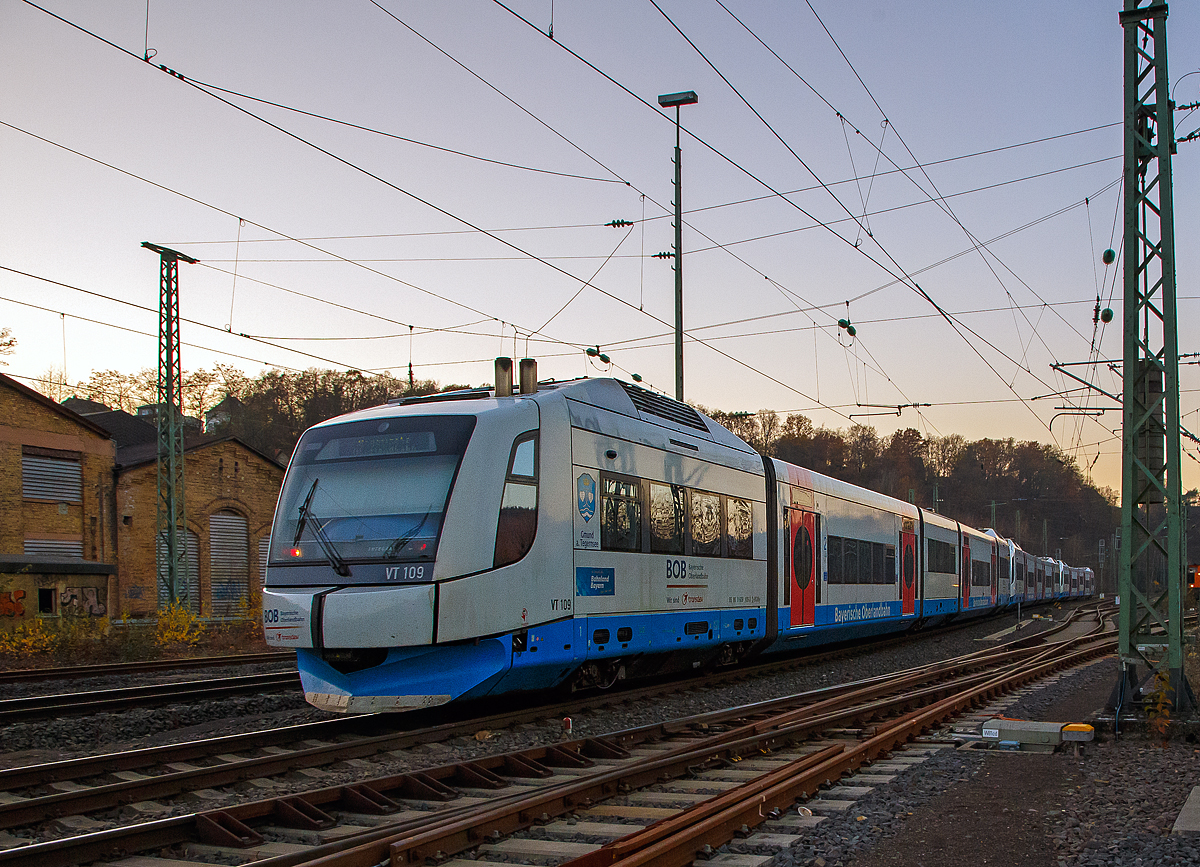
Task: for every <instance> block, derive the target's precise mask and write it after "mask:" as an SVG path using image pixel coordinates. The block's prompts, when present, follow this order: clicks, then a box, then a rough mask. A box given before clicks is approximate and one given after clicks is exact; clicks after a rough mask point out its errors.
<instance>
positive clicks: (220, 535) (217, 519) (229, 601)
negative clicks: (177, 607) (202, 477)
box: [208, 512, 250, 617]
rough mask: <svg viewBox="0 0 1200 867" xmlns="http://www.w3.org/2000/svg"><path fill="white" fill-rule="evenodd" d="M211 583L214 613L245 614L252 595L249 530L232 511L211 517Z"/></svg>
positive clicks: (209, 524)
mask: <svg viewBox="0 0 1200 867" xmlns="http://www.w3.org/2000/svg"><path fill="white" fill-rule="evenodd" d="M208 556H209V573H208V574H209V584H210V586H211V587H212V616H213V617H235V616H238V615H239V614H244V612H245V609H246V604H247V601H248V597H249V594H250V533H249V529H248V527H247V526H246V519H245V518H243V517H242V516H241V515H236V514H234V513H233V512H217V513H216V514H215V515H209V516H208Z"/></svg>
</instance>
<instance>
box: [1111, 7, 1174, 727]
mask: <svg viewBox="0 0 1200 867" xmlns="http://www.w3.org/2000/svg"><path fill="white" fill-rule="evenodd" d="M1121 26H1122V28H1123V29H1124V31H1125V168H1124V182H1125V190H1124V198H1125V232H1124V251H1123V255H1124V259H1125V261H1124V311H1125V316H1124V320H1125V330H1124V356H1123V359H1124V361H1123V379H1124V391H1123V395H1122V403H1123V407H1122V419H1123V436H1122V440H1123V445H1122V475H1121V538H1122V546H1121V554H1120V560H1119V565H1118V578H1117V592H1118V593H1119V594H1120V598H1121V610H1120V619H1119V628H1120V640H1119V646H1118V654H1119V657H1120V683H1119V690H1118V692H1119V694H1120V695H1121V696H1122V699H1123V701H1119V703H1128V702H1130V701H1131V700H1132V699H1133V697H1134V689H1135V687H1136V685H1137V682H1136V678H1137V667H1138V666H1139V665H1141V666H1146V667H1148V668H1149V669H1150V670H1151V672H1153V673H1155V674H1158V673H1160V672H1161V673H1162V675H1163V676H1165V677H1169V678H1170V682H1171V685H1172V687H1173V688H1174V689H1175V692H1174V695H1173V698H1174V700H1175V702H1176V706H1177V708H1178V709H1182V707H1183V706H1185V705H1189V704H1190V703H1191V691H1190V689H1188V687H1187V682H1186V680H1185V679H1184V676H1183V617H1182V604H1183V579H1184V566H1185V555H1184V545H1185V539H1184V536H1183V511H1182V505H1183V496H1182V485H1181V480H1180V454H1181V453H1180V441H1179V438H1180V428H1179V345H1178V329H1177V327H1176V321H1177V320H1176V299H1175V221H1174V214H1173V209H1172V200H1171V195H1172V193H1171V153H1172V151H1173V150H1174V145H1175V132H1174V130H1175V125H1174V123H1173V120H1172V111H1173V106H1172V105H1171V101H1170V96H1169V79H1168V77H1167V6H1166V4H1165V3H1155V2H1152V0H1151V2H1145V0H1125V10H1124V11H1123V12H1122V13H1121Z"/></svg>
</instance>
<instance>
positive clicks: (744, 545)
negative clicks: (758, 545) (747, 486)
mask: <svg viewBox="0 0 1200 867" xmlns="http://www.w3.org/2000/svg"><path fill="white" fill-rule="evenodd" d="M725 526H726V530H725V554H726V556H728V557H740V558H742V559H750V558H751V557H753V556H754V513H753V511H752V508H751V506H750V501H749V500H741V499H738V498H737V497H726V498H725Z"/></svg>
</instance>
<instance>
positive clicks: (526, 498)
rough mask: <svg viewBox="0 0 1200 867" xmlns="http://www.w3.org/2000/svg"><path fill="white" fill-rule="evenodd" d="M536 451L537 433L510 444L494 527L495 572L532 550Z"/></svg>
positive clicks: (535, 506) (534, 531)
mask: <svg viewBox="0 0 1200 867" xmlns="http://www.w3.org/2000/svg"><path fill="white" fill-rule="evenodd" d="M537 451H538V450H537V434H536V433H533V434H526V435H524V436H522V437H520V438H519V439H518V440H517V441H516V442H515V443H514V444H513V448H512V454H511V455H510V456H509V459H508V473H507V474H506V476H505V481H504V495H503V497H502V498H501V500H500V520H499V522H498V523H497V524H496V548H495V554H494V555H493V557H492V565H493V567H494V568H499V567H501V566H507V565H509V564H510V563H516V562H517V561H518V560H520V559H521V558H522V557H524V556H525V555H526V554H528V553H529V549H530V548H532V547H533V539H534V536H536V535H537V514H538V513H537V508H538V480H537V475H538V461H537V457H538V455H537Z"/></svg>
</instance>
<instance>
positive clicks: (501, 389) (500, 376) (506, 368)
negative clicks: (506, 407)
mask: <svg viewBox="0 0 1200 867" xmlns="http://www.w3.org/2000/svg"><path fill="white" fill-rule="evenodd" d="M512 375H513V363H512V359H511V358H508V357H506V356H501V357H500V358H497V359H496V397H512V393H513V377H512Z"/></svg>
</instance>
